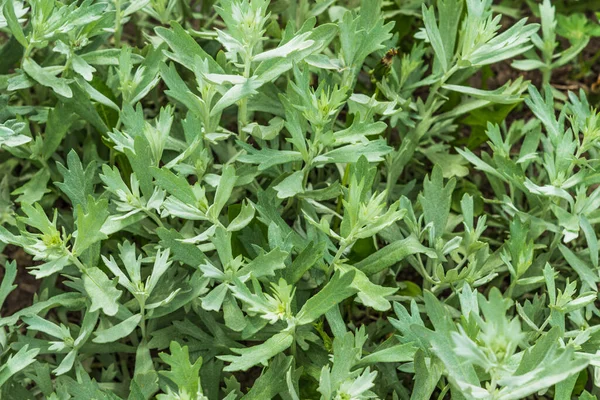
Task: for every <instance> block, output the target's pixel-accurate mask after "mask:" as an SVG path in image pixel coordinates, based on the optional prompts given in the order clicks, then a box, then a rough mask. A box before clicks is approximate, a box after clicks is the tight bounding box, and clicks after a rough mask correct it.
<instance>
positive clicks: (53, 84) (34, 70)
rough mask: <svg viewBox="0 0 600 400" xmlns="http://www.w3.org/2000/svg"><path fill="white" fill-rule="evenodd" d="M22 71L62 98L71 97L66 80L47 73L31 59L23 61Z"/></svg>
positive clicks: (71, 93)
mask: <svg viewBox="0 0 600 400" xmlns="http://www.w3.org/2000/svg"><path fill="white" fill-rule="evenodd" d="M23 70H24V71H25V72H26V73H27V75H29V76H30V77H31V78H32V79H34V80H35V81H36V82H38V83H39V84H40V85H42V86H46V87H49V88H51V89H52V90H54V91H55V92H56V93H57V94H59V95H61V96H63V97H66V98H71V97H73V92H72V91H71V88H70V87H69V85H68V83H67V80H65V79H62V78H57V77H56V76H54V75H53V74H52V73H50V72H48V71H47V70H46V69H44V68H42V67H40V66H39V65H38V64H37V63H36V62H35V61H33V60H32V59H31V58H25V59H24V60H23Z"/></svg>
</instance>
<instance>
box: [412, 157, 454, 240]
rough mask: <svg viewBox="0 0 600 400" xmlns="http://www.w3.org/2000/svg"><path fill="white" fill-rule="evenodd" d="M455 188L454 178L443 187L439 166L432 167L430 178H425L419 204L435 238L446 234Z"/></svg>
mask: <svg viewBox="0 0 600 400" xmlns="http://www.w3.org/2000/svg"><path fill="white" fill-rule="evenodd" d="M455 186H456V180H455V179H454V178H452V179H450V180H449V181H448V183H447V184H446V186H444V178H443V172H442V168H441V167H440V166H439V165H435V166H434V167H433V171H432V173H431V177H429V176H427V177H426V178H425V181H424V182H423V193H422V194H419V203H421V206H422V207H423V215H424V216H425V222H426V223H428V224H429V223H431V224H432V225H433V228H434V229H435V230H434V232H435V236H436V237H441V236H442V235H443V234H444V233H445V232H446V224H447V222H448V216H449V215H450V205H451V204H452V192H453V191H454V187H455Z"/></svg>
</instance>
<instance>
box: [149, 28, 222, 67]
mask: <svg viewBox="0 0 600 400" xmlns="http://www.w3.org/2000/svg"><path fill="white" fill-rule="evenodd" d="M155 32H156V34H157V35H158V36H159V37H160V38H161V39H162V40H164V41H165V42H166V43H167V44H168V45H169V47H170V48H171V49H172V50H173V52H172V53H171V52H166V55H167V57H169V58H170V59H172V60H173V61H176V62H178V63H179V64H181V65H183V66H184V67H186V68H190V69H192V68H193V66H194V65H196V60H195V58H196V57H200V59H201V60H207V62H208V66H209V69H210V71H211V72H214V73H223V68H221V66H220V65H219V64H218V63H217V62H216V61H215V60H214V59H213V58H212V57H210V56H209V55H208V54H207V53H206V52H205V51H204V50H203V49H202V47H200V45H199V44H198V43H196V41H195V40H194V39H193V38H192V37H191V36H190V35H189V34H188V33H187V31H186V30H185V29H183V28H182V27H181V25H179V24H178V23H177V22H175V21H172V22H171V29H167V28H164V27H162V26H159V27H157V28H155Z"/></svg>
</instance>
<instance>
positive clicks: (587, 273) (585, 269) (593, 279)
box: [558, 244, 600, 290]
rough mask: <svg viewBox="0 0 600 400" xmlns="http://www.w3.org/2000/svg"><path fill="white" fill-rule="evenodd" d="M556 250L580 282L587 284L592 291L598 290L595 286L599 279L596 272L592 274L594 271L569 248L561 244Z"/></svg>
mask: <svg viewBox="0 0 600 400" xmlns="http://www.w3.org/2000/svg"><path fill="white" fill-rule="evenodd" d="M558 249H559V250H560V252H561V253H562V255H563V257H564V258H565V260H567V262H568V263H569V265H570V266H571V267H572V268H573V269H574V270H575V272H577V275H579V278H581V280H582V281H584V282H585V283H587V284H588V286H589V287H590V288H592V289H593V290H598V287H597V285H596V283H597V282H600V277H599V276H598V272H594V270H593V269H592V268H591V267H590V266H588V265H587V264H586V263H585V262H584V261H583V260H582V259H580V258H579V257H577V256H576V255H575V253H573V252H572V251H571V250H569V248H567V247H565V246H563V245H562V244H559V245H558Z"/></svg>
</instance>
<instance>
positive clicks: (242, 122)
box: [238, 49, 252, 142]
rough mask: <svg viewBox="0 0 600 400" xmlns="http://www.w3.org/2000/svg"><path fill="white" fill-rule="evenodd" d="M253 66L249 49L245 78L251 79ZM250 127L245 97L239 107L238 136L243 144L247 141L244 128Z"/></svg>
mask: <svg viewBox="0 0 600 400" xmlns="http://www.w3.org/2000/svg"><path fill="white" fill-rule="evenodd" d="M251 65H252V49H248V51H247V52H246V57H245V59H244V78H246V79H248V78H250V67H251ZM246 125H248V98H247V97H244V98H243V99H241V100H240V105H239V107H238V135H239V137H240V140H241V141H242V142H245V141H246V132H244V131H243V128H244V127H245V126H246Z"/></svg>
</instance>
